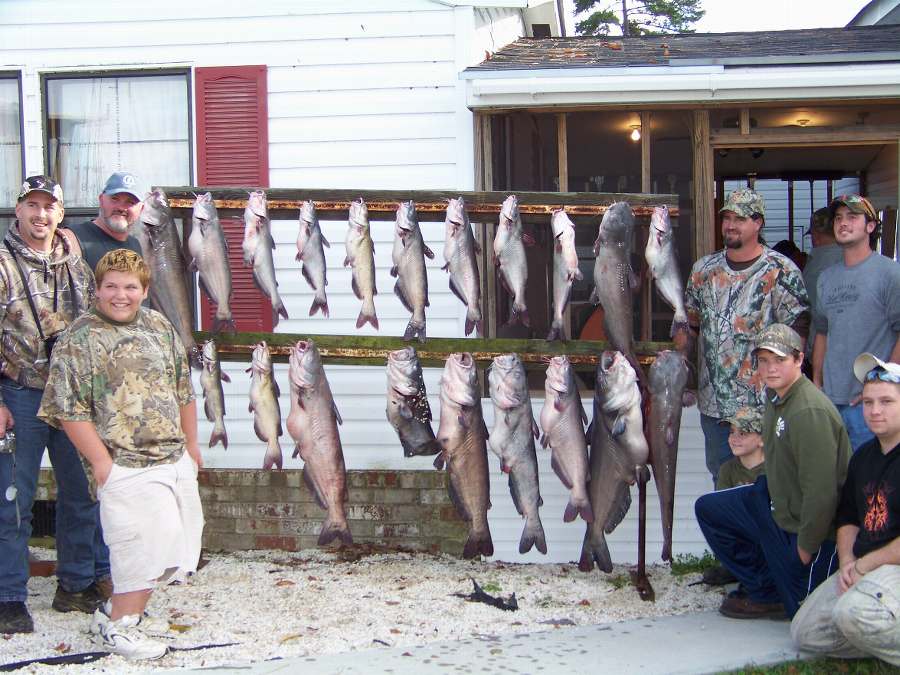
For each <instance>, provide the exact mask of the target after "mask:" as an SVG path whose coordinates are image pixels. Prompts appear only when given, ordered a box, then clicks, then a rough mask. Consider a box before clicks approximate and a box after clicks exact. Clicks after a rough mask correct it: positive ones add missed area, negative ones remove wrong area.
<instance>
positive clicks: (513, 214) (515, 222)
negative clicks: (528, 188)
mask: <svg viewBox="0 0 900 675" xmlns="http://www.w3.org/2000/svg"><path fill="white" fill-rule="evenodd" d="M500 227H507V228H509V229H511V230H512V229H515V228H516V227H518V228H519V229H521V227H522V218H521V216H520V214H519V198H518V197H516V196H515V195H509V197H507V198H506V199H504V200H503V205H502V206H501V207H500Z"/></svg>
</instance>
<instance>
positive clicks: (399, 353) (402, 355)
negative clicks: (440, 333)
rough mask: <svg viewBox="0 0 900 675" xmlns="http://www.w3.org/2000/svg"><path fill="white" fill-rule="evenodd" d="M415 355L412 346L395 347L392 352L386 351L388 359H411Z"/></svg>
mask: <svg viewBox="0 0 900 675" xmlns="http://www.w3.org/2000/svg"><path fill="white" fill-rule="evenodd" d="M415 355H416V350H415V349H413V348H412V347H403V348H402V349H395V350H394V351H392V352H389V353H388V360H389V361H411V360H412V359H413V357H415Z"/></svg>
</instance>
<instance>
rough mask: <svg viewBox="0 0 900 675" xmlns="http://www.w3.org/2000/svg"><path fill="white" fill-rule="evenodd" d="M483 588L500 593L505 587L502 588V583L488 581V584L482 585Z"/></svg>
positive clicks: (488, 591)
mask: <svg viewBox="0 0 900 675" xmlns="http://www.w3.org/2000/svg"><path fill="white" fill-rule="evenodd" d="M481 590H483V591H484V592H485V593H499V592H500V591H502V590H503V589H502V588H500V584H498V583H497V582H496V581H488V582H487V583H486V584H484V585H482V587H481Z"/></svg>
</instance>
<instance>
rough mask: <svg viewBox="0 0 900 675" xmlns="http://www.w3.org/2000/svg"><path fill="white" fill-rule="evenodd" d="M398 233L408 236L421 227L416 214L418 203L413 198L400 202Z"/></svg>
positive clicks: (397, 222)
mask: <svg viewBox="0 0 900 675" xmlns="http://www.w3.org/2000/svg"><path fill="white" fill-rule="evenodd" d="M396 226H397V234H398V235H400V236H401V237H407V236H409V235H411V234H412V233H413V232H415V231H416V230H417V229H419V221H418V216H417V215H416V203H415V202H414V201H412V200H410V201H408V202H400V205H399V206H398V207H397V220H396Z"/></svg>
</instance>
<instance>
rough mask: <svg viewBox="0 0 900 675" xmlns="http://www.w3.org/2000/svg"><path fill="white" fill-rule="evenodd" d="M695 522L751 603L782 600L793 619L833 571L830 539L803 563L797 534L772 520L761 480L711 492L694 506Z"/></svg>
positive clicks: (764, 480) (834, 567) (835, 564)
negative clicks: (809, 559) (798, 550)
mask: <svg viewBox="0 0 900 675" xmlns="http://www.w3.org/2000/svg"><path fill="white" fill-rule="evenodd" d="M694 511H695V513H696V514H697V522H698V523H699V525H700V529H701V530H702V531H703V536H704V537H706V541H707V543H708V544H709V546H710V548H712V551H713V553H714V554H715V556H716V558H718V559H719V560H720V561H722V564H723V565H725V567H727V568H728V569H729V570H730V571H731V573H732V574H733V575H734V576H735V577H737V578H738V580H739V581H740V582H741V584H742V586H743V588H744V590H745V591H746V592H747V595H748V596H749V597H750V599H751V600H754V601H756V602H769V603H776V602H781V603H783V604H784V609H785V612H787V615H788V616H789V617H792V616H794V614H796V612H797V610H798V609H799V608H800V603H802V602H803V601H804V600H805V599H806V596H808V595H809V594H810V593H812V592H813V591H814V590H815V589H816V587H817V586H818V585H819V584H821V583H822V582H823V581H824V580H825V579H827V578H828V577H829V576H830V575H831V574H832V573H834V572H835V571H836V569H837V555H836V554H835V550H834V542H833V541H828V540H826V541H823V542H822V544H821V546H820V547H819V550H818V551H812V552H811V553H812V556H813V559H812V561H811V562H810V563H809V564H808V565H805V564H804V563H803V562H802V561H801V560H800V556H799V554H798V553H797V535H796V534H794V533H792V532H787V531H785V530H782V529H781V528H780V527H779V526H778V523H776V522H775V519H774V518H773V517H772V507H771V501H770V499H769V486H768V482H767V481H766V477H765V476H760V477H759V478H757V479H756V483H754V484H753V485H742V486H740V487H736V488H731V489H729V490H720V491H719V492H710V493H709V494H705V495H703V496H702V497H700V498H699V499H698V500H697V503H696V504H695V505H694Z"/></svg>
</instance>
